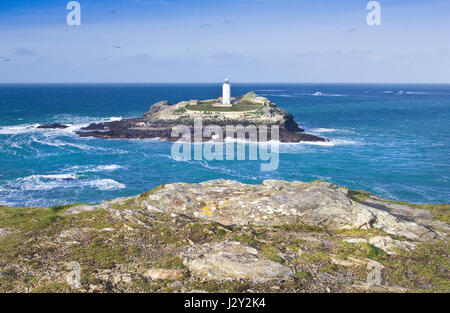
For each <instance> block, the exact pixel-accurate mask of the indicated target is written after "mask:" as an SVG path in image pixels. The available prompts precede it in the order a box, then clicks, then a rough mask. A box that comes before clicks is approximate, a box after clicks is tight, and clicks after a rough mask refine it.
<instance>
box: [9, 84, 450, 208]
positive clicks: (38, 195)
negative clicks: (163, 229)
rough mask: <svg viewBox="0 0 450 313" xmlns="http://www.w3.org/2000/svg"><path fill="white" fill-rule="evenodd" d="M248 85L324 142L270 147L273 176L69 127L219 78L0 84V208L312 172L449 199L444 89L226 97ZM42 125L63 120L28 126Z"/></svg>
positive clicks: (188, 92) (449, 90)
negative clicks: (274, 156) (84, 134)
mask: <svg viewBox="0 0 450 313" xmlns="http://www.w3.org/2000/svg"><path fill="white" fill-rule="evenodd" d="M252 90H253V91H255V92H256V93H258V94H259V95H261V96H264V97H267V98H269V99H270V100H271V101H273V102H275V103H277V105H278V106H279V107H282V108H285V109H286V110H288V111H289V112H291V113H292V114H293V115H294V118H295V120H296V121H297V122H298V123H299V124H300V126H301V127H303V128H305V130H306V131H307V132H309V133H312V134H317V135H319V136H323V137H325V138H327V139H329V140H330V142H328V143H322V144H308V143H300V144H282V145H281V146H280V152H281V154H280V164H279V168H278V170H277V171H273V172H261V171H260V163H261V161H180V160H174V159H173V158H171V154H170V149H171V143H168V142H163V141H158V140H103V139H93V138H80V137H78V136H77V135H76V134H74V131H75V130H77V129H78V128H79V127H81V126H84V125H87V124H88V123H90V122H96V121H110V120H114V119H120V118H128V117H134V116H141V115H142V114H143V113H144V112H146V111H147V110H148V109H149V107H150V105H151V104H152V103H154V102H157V101H160V100H170V101H171V102H172V103H176V102H177V101H180V100H185V99H209V98H216V97H218V96H220V93H221V86H220V84H113V85H110V84H108V85H106V84H101V85H97V84H90V85H84V84H55V85H0V204H2V205H11V206H50V205H57V204H64V203H98V202H101V201H103V200H106V199H113V198H116V197H121V196H130V195H136V194H139V193H142V192H145V191H148V190H150V189H152V188H154V187H156V186H158V185H160V184H166V183H172V182H201V181H204V180H210V179H216V178H227V179H235V180H239V181H242V182H246V183H253V184H256V183H260V182H261V181H263V180H265V179H271V178H273V179H285V180H302V181H310V180H315V179H321V180H325V181H329V182H332V183H335V184H339V185H345V186H347V187H349V188H353V189H365V190H368V191H371V192H373V193H375V194H378V195H380V196H382V197H385V198H388V199H393V200H405V201H410V202H417V203H441V202H450V182H449V178H450V127H449V125H450V115H449V113H450V85H389V84H383V85H382V84H373V85H350V84H343V85H340V84H270V83H267V84H233V85H232V95H234V96H236V95H241V94H243V93H245V92H248V91H252ZM52 122H56V123H64V124H67V125H70V128H68V129H65V130H38V129H35V128H33V125H36V124H43V123H52Z"/></svg>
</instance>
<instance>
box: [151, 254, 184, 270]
mask: <svg viewBox="0 0 450 313" xmlns="http://www.w3.org/2000/svg"><path fill="white" fill-rule="evenodd" d="M156 267H157V268H165V269H185V268H186V266H184V264H183V260H182V259H181V258H180V257H178V256H175V255H172V254H166V255H164V256H163V257H162V258H160V259H159V260H158V262H157V263H156Z"/></svg>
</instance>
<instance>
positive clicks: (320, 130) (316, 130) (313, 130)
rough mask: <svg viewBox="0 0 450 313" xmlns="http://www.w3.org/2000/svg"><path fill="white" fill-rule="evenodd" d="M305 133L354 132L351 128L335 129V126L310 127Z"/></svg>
mask: <svg viewBox="0 0 450 313" xmlns="http://www.w3.org/2000/svg"><path fill="white" fill-rule="evenodd" d="M306 132H307V133H313V134H322V133H354V132H353V131H351V130H347V129H337V128H323V127H318V128H310V129H307V130H306Z"/></svg>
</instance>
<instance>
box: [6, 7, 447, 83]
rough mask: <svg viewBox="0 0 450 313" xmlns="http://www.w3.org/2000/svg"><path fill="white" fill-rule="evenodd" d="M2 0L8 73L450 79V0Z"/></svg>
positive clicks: (92, 77)
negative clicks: (373, 13)
mask: <svg viewBox="0 0 450 313" xmlns="http://www.w3.org/2000/svg"><path fill="white" fill-rule="evenodd" d="M68 2H69V1H66V0H50V1H43V0H40V1H39V0H21V1H17V0H2V1H0V82H217V81H222V80H223V78H224V77H230V79H231V80H232V81H235V82H236V81H239V82H335V83H344V82H353V83H358V82H361V83H363V82H378V83H381V82H402V83H403V82H404V83H422V82H423V83H450V1H448V0H379V3H380V4H381V14H382V15H381V25H380V26H368V25H367V23H366V16H367V14H368V11H367V10H366V5H367V3H368V2H369V0H349V1H346V0H323V1H302V0H221V1H218V0H190V1H186V0H178V1H177V0H130V1H124V0H122V1H119V0H79V2H80V4H81V22H82V25H81V26H68V25H67V24H66V15H67V13H68V12H69V11H68V10H66V5H67V3H68Z"/></svg>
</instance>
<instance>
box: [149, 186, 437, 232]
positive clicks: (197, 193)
mask: <svg viewBox="0 0 450 313" xmlns="http://www.w3.org/2000/svg"><path fill="white" fill-rule="evenodd" d="M347 193H348V190H347V189H346V188H343V187H338V186H335V185H332V184H330V183H326V182H320V181H315V182H310V183H305V182H299V181H294V182H286V181H275V180H267V181H264V182H263V184H262V185H247V184H243V183H240V182H237V181H228V180H214V181H207V182H203V183H200V184H186V183H176V184H170V185H166V186H165V188H162V189H160V190H158V191H156V192H155V193H153V194H151V195H150V196H149V197H148V199H146V200H145V205H147V206H149V207H151V208H152V209H153V210H157V211H159V212H172V213H180V214H185V215H188V216H191V217H195V218H201V219H205V220H209V221H214V222H217V223H220V224H223V225H246V224H255V225H273V226H275V225H284V224H307V225H311V226H317V227H324V228H330V229H370V228H379V229H381V230H383V231H385V232H386V233H388V234H391V235H397V236H403V237H406V238H409V239H413V240H430V239H434V238H436V237H437V236H438V234H437V233H436V232H435V231H434V230H433V229H431V228H430V227H428V226H426V225H422V224H421V223H419V222H416V221H414V220H413V219H401V218H399V217H398V216H396V215H394V214H391V213H389V212H387V211H385V210H381V209H377V208H374V207H370V206H367V205H364V204H361V203H359V202H356V201H353V200H352V199H350V197H349V196H348V194H347Z"/></svg>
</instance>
